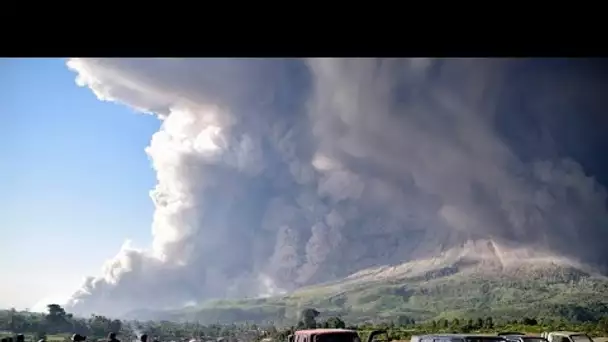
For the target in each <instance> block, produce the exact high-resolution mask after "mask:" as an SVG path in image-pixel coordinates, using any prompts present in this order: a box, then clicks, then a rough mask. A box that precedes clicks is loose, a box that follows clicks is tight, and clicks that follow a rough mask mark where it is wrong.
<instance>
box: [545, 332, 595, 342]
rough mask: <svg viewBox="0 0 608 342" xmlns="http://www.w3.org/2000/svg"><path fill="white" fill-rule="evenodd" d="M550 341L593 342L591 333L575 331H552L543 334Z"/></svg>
mask: <svg viewBox="0 0 608 342" xmlns="http://www.w3.org/2000/svg"><path fill="white" fill-rule="evenodd" d="M542 337H544V338H546V339H547V340H548V341H549V342H593V340H592V339H591V337H589V335H587V334H585V333H582V332H573V331H552V332H546V333H543V334H542Z"/></svg>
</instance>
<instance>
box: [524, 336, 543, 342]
mask: <svg viewBox="0 0 608 342" xmlns="http://www.w3.org/2000/svg"><path fill="white" fill-rule="evenodd" d="M522 339H523V340H524V342H547V340H545V339H544V338H542V337H522Z"/></svg>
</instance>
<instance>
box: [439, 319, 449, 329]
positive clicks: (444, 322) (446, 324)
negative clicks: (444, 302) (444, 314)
mask: <svg viewBox="0 0 608 342" xmlns="http://www.w3.org/2000/svg"><path fill="white" fill-rule="evenodd" d="M441 325H442V327H443V329H447V328H448V326H449V323H448V320H447V319H442V322H441Z"/></svg>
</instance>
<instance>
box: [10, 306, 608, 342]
mask: <svg viewBox="0 0 608 342" xmlns="http://www.w3.org/2000/svg"><path fill="white" fill-rule="evenodd" d="M47 309H48V310H47V312H46V313H31V312H19V311H16V310H14V309H12V310H5V311H0V331H4V335H10V334H17V333H23V334H26V335H27V336H28V337H29V338H28V339H29V340H33V341H38V340H39V339H42V338H45V337H46V336H47V335H55V336H57V335H60V336H63V337H65V338H66V339H67V338H68V337H69V336H70V335H71V334H80V335H85V336H88V340H89V341H90V340H95V339H101V338H104V337H105V336H107V335H108V333H110V332H115V333H118V335H119V336H122V340H123V341H130V340H134V339H136V338H137V335H139V334H141V333H146V334H148V336H154V337H158V339H159V340H161V341H167V340H189V339H193V338H195V339H199V340H203V341H208V340H216V339H217V338H226V339H228V340H236V339H238V340H244V341H256V340H261V339H263V338H268V337H269V338H272V339H274V340H277V341H286V339H287V335H289V334H290V333H292V332H293V331H295V330H298V329H309V328H349V329H355V330H358V331H360V332H361V335H362V336H361V337H362V339H363V340H365V338H366V336H365V334H366V333H367V332H369V331H372V330H376V329H385V330H387V331H388V334H389V338H390V339H391V340H407V339H409V338H410V337H411V336H412V335H415V334H426V333H472V332H497V331H525V332H542V331H552V330H573V331H583V332H587V333H588V334H590V335H591V336H608V315H607V316H605V317H603V318H602V319H600V320H598V321H588V322H582V323H581V322H568V321H566V320H565V319H557V320H556V319H543V318H537V317H523V318H522V319H520V320H501V319H495V318H493V317H478V318H476V319H472V318H466V319H465V318H462V319H459V318H452V319H437V320H430V321H425V322H416V321H415V320H414V319H413V318H410V317H408V316H405V315H402V316H398V317H396V318H394V319H387V320H385V321H384V322H375V323H372V322H369V323H361V324H347V322H345V321H344V320H342V319H341V318H340V317H323V315H322V314H321V313H320V312H319V311H318V310H316V309H313V308H309V309H304V310H302V312H301V314H300V320H299V321H298V322H297V324H295V325H294V326H289V327H284V326H283V327H281V326H276V325H275V324H274V323H273V322H267V324H260V325H256V324H253V323H246V324H238V325H237V324H231V325H225V324H224V325H222V324H207V325H205V324H200V323H198V322H171V321H146V322H143V321H136V320H130V321H128V320H124V321H121V320H118V319H112V318H109V317H105V316H101V315H91V316H90V317H88V318H81V317H75V316H74V315H72V314H70V313H67V312H66V311H65V309H64V308H62V307H61V306H60V305H57V304H50V305H48V306H47ZM55 340H56V339H55Z"/></svg>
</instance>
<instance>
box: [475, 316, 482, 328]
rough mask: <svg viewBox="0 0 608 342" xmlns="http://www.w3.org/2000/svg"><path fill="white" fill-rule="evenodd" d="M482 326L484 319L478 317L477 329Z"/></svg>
mask: <svg viewBox="0 0 608 342" xmlns="http://www.w3.org/2000/svg"><path fill="white" fill-rule="evenodd" d="M481 328H483V319H481V318H478V319H477V324H475V329H481Z"/></svg>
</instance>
